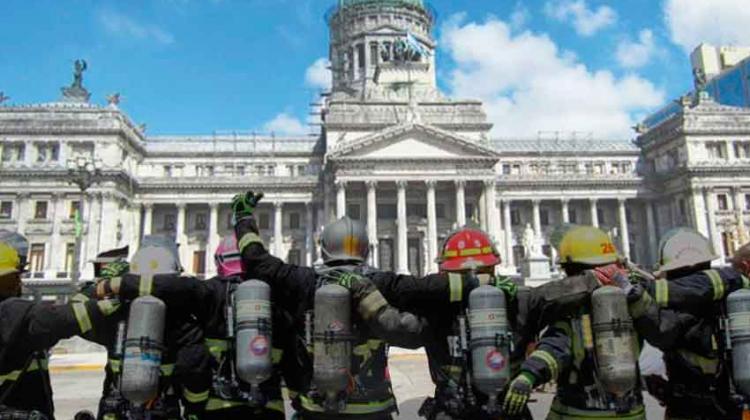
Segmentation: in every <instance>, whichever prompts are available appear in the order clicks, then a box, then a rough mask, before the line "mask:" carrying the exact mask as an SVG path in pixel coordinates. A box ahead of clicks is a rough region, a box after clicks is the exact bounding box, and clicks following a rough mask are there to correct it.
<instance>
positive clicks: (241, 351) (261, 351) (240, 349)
mask: <svg viewBox="0 0 750 420" xmlns="http://www.w3.org/2000/svg"><path fill="white" fill-rule="evenodd" d="M271 328H272V327H271V288H270V287H269V286H268V285H267V284H266V283H264V282H262V281H258V280H249V281H246V282H243V283H242V284H240V285H239V286H237V290H235V292H234V330H235V357H236V359H235V364H236V368H237V375H238V376H239V377H240V379H242V381H243V382H246V383H248V384H250V385H251V386H252V387H257V386H258V385H260V384H261V383H262V382H265V381H266V380H267V379H268V378H270V377H271V373H272V370H273V364H272V360H271V349H272V346H271Z"/></svg>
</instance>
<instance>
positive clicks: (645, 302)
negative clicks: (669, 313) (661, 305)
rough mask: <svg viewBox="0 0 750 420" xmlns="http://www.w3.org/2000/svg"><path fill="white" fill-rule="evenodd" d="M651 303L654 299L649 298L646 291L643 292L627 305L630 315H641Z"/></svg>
mask: <svg viewBox="0 0 750 420" xmlns="http://www.w3.org/2000/svg"><path fill="white" fill-rule="evenodd" d="M653 304H654V300H653V299H652V298H651V295H649V294H648V293H647V292H643V294H641V297H640V298H638V300H636V301H635V302H633V303H631V304H630V305H629V307H628V309H629V310H630V316H632V317H633V319H637V318H640V317H642V316H643V314H645V313H646V311H647V310H648V308H649V307H650V306H651V305H653Z"/></svg>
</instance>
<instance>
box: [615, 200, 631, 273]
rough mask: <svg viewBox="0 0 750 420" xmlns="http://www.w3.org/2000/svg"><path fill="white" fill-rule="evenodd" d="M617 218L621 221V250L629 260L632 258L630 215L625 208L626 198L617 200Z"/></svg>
mask: <svg viewBox="0 0 750 420" xmlns="http://www.w3.org/2000/svg"><path fill="white" fill-rule="evenodd" d="M617 215H618V217H617V219H618V222H619V223H620V247H621V249H620V252H621V253H622V255H624V256H625V258H627V259H628V260H629V259H630V233H629V232H628V217H627V211H626V210H625V199H624V198H620V199H618V200H617Z"/></svg>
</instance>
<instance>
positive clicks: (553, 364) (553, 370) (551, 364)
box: [529, 350, 560, 380]
mask: <svg viewBox="0 0 750 420" xmlns="http://www.w3.org/2000/svg"><path fill="white" fill-rule="evenodd" d="M529 357H536V358H538V359H541V361H542V362H544V363H545V364H546V365H547V368H548V369H549V371H550V375H552V379H553V380H556V379H557V375H558V374H559V373H560V370H559V369H560V368H559V366H558V364H557V360H555V357H554V356H553V355H552V354H550V353H549V352H547V351H545V350H536V351H534V352H533V353H531V355H530V356H529Z"/></svg>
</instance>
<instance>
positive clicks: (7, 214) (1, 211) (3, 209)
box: [0, 201, 13, 219]
mask: <svg viewBox="0 0 750 420" xmlns="http://www.w3.org/2000/svg"><path fill="white" fill-rule="evenodd" d="M12 216H13V202H12V201H2V202H0V219H10V218H11V217H12Z"/></svg>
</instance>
